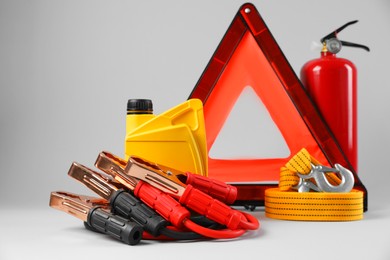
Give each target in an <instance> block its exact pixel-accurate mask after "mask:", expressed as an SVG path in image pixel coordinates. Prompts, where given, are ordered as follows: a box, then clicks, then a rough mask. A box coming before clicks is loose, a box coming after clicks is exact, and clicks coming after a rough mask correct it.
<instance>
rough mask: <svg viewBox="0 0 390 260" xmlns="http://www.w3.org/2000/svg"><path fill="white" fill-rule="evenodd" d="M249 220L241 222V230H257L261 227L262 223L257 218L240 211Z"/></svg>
mask: <svg viewBox="0 0 390 260" xmlns="http://www.w3.org/2000/svg"><path fill="white" fill-rule="evenodd" d="M240 212H241V213H242V214H243V215H244V216H245V217H246V219H247V221H242V220H241V222H240V225H239V226H240V228H242V229H246V230H256V229H258V228H259V226H260V223H259V221H258V220H257V218H255V217H254V216H252V215H251V214H248V213H245V212H242V211H240Z"/></svg>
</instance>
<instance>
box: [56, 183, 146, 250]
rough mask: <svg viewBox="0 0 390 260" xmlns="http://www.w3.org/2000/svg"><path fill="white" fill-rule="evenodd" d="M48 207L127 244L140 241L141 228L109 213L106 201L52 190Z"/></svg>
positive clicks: (134, 243)
mask: <svg viewBox="0 0 390 260" xmlns="http://www.w3.org/2000/svg"><path fill="white" fill-rule="evenodd" d="M50 207H52V208H55V209H58V210H61V211H64V212H66V213H69V214H71V215H73V216H75V217H77V218H79V219H81V220H83V221H84V222H87V224H88V225H89V226H90V227H92V228H93V229H95V230H97V231H99V232H101V233H104V234H108V235H110V236H111V237H114V238H116V239H118V240H120V241H122V242H124V243H127V244H129V245H136V244H138V243H139V241H141V238H142V232H143V229H142V227H141V226H139V225H138V224H136V223H135V222H132V221H129V220H127V219H124V218H122V217H120V216H117V215H114V214H111V213H109V212H108V211H107V210H106V209H107V208H108V202H107V201H106V200H104V199H98V198H94V197H89V196H83V195H77V194H73V193H69V192H63V191H58V192H52V193H51V194H50Z"/></svg>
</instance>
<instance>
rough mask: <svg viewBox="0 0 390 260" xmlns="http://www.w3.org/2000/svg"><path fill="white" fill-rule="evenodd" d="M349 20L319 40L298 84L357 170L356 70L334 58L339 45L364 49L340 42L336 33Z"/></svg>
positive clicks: (362, 46) (365, 47)
mask: <svg viewBox="0 0 390 260" xmlns="http://www.w3.org/2000/svg"><path fill="white" fill-rule="evenodd" d="M356 22H357V20H356V21H351V22H349V23H346V24H345V25H343V26H341V27H340V28H338V29H336V30H335V31H333V32H331V33H330V34H328V35H327V36H325V37H323V38H322V39H321V42H322V44H323V48H322V51H321V57H320V58H318V59H314V60H311V61H309V62H307V63H306V64H305V65H304V66H303V67H302V70H301V81H302V83H303V85H304V86H305V87H306V89H307V91H308V93H309V95H310V96H311V98H312V99H313V101H314V103H315V104H316V105H317V107H318V109H319V111H320V113H321V114H322V116H323V118H324V119H325V121H326V123H327V124H328V126H329V128H330V130H331V131H332V132H333V135H334V136H335V138H336V140H337V141H338V143H339V145H340V148H341V149H342V151H343V152H344V154H345V155H346V156H347V158H348V160H349V161H350V163H351V165H352V167H353V168H354V169H355V171H357V166H358V165H357V146H358V145H357V70H356V67H355V65H354V64H353V63H352V62H351V61H349V60H347V59H343V58H339V57H336V53H338V52H339V51H340V50H341V47H342V46H348V47H358V48H362V49H365V50H366V51H370V49H369V48H368V47H367V46H364V45H360V44H356V43H351V42H346V41H341V40H339V39H338V38H337V34H338V33H339V32H340V31H342V30H343V29H344V28H345V27H347V26H349V25H351V24H354V23H356Z"/></svg>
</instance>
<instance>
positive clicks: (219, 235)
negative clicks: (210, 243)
mask: <svg viewBox="0 0 390 260" xmlns="http://www.w3.org/2000/svg"><path fill="white" fill-rule="evenodd" d="M184 226H185V227H186V228H188V229H190V230H192V231H194V232H196V233H198V234H201V235H202V236H205V237H209V238H215V239H228V238H236V237H239V236H242V235H243V234H244V233H245V230H243V229H237V230H230V229H222V230H214V229H209V228H205V227H202V226H200V225H198V224H196V223H194V222H192V221H191V220H189V219H185V220H184Z"/></svg>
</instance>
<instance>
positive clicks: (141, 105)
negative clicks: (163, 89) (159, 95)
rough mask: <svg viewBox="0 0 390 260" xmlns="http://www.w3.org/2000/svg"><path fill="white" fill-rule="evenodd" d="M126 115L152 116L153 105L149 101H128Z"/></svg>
mask: <svg viewBox="0 0 390 260" xmlns="http://www.w3.org/2000/svg"><path fill="white" fill-rule="evenodd" d="M127 114H153V103H152V100H150V99H129V100H128V101H127Z"/></svg>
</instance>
